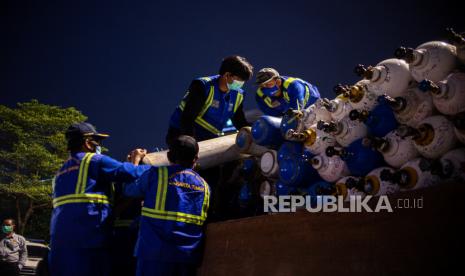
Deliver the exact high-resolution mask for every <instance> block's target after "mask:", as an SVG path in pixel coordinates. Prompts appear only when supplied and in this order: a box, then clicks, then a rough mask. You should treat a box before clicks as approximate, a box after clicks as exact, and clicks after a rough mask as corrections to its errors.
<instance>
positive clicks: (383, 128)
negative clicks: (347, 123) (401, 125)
mask: <svg viewBox="0 0 465 276" xmlns="http://www.w3.org/2000/svg"><path fill="white" fill-rule="evenodd" d="M377 101H378V104H377V105H376V107H374V108H373V110H371V111H367V110H355V109H354V110H352V111H351V112H350V113H349V118H350V119H351V120H359V121H361V122H363V123H364V124H365V125H366V126H367V128H368V133H369V134H371V135H373V136H376V137H384V136H385V135H386V134H388V133H389V132H390V131H392V130H394V129H396V128H397V126H398V122H397V120H396V117H395V116H394V111H393V110H392V108H391V106H390V104H389V102H388V101H387V100H386V98H385V96H380V97H378V99H377Z"/></svg>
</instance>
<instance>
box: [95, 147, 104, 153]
mask: <svg viewBox="0 0 465 276" xmlns="http://www.w3.org/2000/svg"><path fill="white" fill-rule="evenodd" d="M95 153H96V154H101V153H102V147H101V146H96V147H95Z"/></svg>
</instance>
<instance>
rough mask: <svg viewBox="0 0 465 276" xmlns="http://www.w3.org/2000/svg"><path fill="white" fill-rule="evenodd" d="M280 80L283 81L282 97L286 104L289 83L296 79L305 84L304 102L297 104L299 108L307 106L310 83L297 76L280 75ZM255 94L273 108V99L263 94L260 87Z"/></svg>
mask: <svg viewBox="0 0 465 276" xmlns="http://www.w3.org/2000/svg"><path fill="white" fill-rule="evenodd" d="M281 80H282V81H284V82H283V84H282V93H283V99H284V100H285V102H286V103H288V104H289V103H290V97H289V93H288V88H289V85H290V84H291V83H293V82H296V81H298V82H300V83H301V84H303V85H304V86H305V97H304V102H303V103H298V104H297V106H300V107H301V108H305V107H307V104H308V100H309V99H310V84H309V83H308V82H306V81H304V80H302V79H299V78H291V77H285V76H281ZM257 95H258V97H259V98H261V99H262V100H263V102H264V103H265V104H266V105H267V106H268V107H270V108H274V105H273V99H271V98H270V97H268V96H265V94H264V93H263V91H262V89H261V88H259V89H258V90H257Z"/></svg>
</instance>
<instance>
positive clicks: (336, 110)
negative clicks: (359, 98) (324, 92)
mask: <svg viewBox="0 0 465 276" xmlns="http://www.w3.org/2000/svg"><path fill="white" fill-rule="evenodd" d="M335 89H336V88H335ZM317 101H321V102H322V104H323V105H324V107H325V108H326V110H328V111H329V113H330V114H331V119H332V120H333V121H339V120H341V119H342V118H344V117H345V116H347V115H348V114H349V112H350V111H351V110H352V105H351V104H350V102H349V98H347V97H346V96H345V95H342V94H341V95H339V96H337V97H336V98H335V99H333V100H329V99H327V98H323V99H318V100H317Z"/></svg>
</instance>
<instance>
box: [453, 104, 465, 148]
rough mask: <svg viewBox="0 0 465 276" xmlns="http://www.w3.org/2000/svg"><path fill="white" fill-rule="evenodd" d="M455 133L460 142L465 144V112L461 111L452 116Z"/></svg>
mask: <svg viewBox="0 0 465 276" xmlns="http://www.w3.org/2000/svg"><path fill="white" fill-rule="evenodd" d="M452 122H453V123H454V133H455V137H457V140H459V141H460V143H462V144H465V112H461V113H459V114H457V115H455V116H453V118H452Z"/></svg>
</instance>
